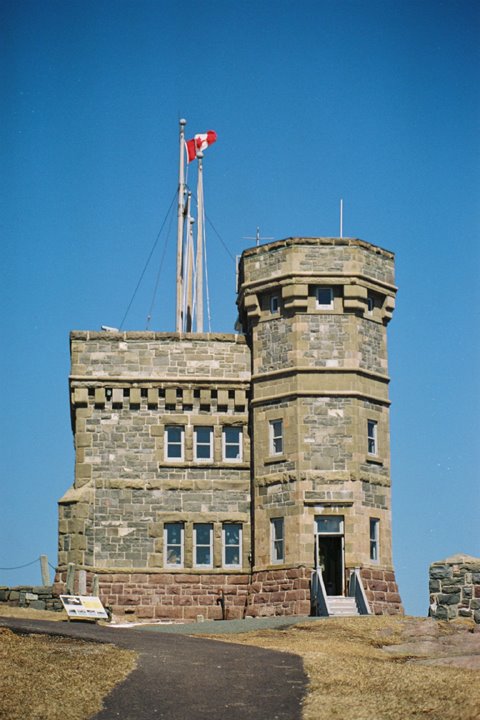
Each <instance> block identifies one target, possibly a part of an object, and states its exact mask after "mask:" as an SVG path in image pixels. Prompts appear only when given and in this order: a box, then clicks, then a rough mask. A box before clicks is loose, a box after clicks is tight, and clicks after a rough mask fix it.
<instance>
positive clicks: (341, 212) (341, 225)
mask: <svg viewBox="0 0 480 720" xmlns="http://www.w3.org/2000/svg"><path fill="white" fill-rule="evenodd" d="M340 237H341V238H343V198H340Z"/></svg>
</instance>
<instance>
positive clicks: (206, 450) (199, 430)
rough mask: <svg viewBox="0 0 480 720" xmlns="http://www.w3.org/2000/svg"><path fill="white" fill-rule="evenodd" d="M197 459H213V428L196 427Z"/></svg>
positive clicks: (202, 460) (203, 460)
mask: <svg viewBox="0 0 480 720" xmlns="http://www.w3.org/2000/svg"><path fill="white" fill-rule="evenodd" d="M195 460H200V461H201V462H205V461H207V460H213V428H212V427H196V428H195Z"/></svg>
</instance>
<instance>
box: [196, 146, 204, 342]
mask: <svg viewBox="0 0 480 720" xmlns="http://www.w3.org/2000/svg"><path fill="white" fill-rule="evenodd" d="M197 160H198V177H197V213H198V217H197V259H196V265H197V267H196V279H197V288H196V290H197V293H196V306H197V307H196V316H197V318H196V319H197V332H198V333H202V332H203V153H202V152H198V153H197Z"/></svg>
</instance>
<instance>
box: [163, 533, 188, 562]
mask: <svg viewBox="0 0 480 720" xmlns="http://www.w3.org/2000/svg"><path fill="white" fill-rule="evenodd" d="M163 547H164V553H165V557H164V564H165V566H166V567H183V523H165V526H164V530H163Z"/></svg>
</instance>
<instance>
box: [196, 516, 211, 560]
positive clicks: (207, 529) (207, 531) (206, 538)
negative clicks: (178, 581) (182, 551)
mask: <svg viewBox="0 0 480 720" xmlns="http://www.w3.org/2000/svg"><path fill="white" fill-rule="evenodd" d="M193 542H194V565H195V567H212V565H213V525H212V524H211V523H197V524H196V525H194V526H193Z"/></svg>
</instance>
